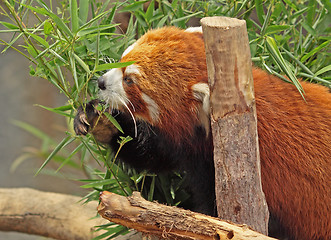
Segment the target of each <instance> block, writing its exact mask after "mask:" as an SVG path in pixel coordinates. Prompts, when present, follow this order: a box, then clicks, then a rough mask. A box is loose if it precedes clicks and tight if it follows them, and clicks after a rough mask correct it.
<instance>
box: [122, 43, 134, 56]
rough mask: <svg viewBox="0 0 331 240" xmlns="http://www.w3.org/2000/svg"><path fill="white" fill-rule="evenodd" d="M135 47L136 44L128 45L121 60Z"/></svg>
mask: <svg viewBox="0 0 331 240" xmlns="http://www.w3.org/2000/svg"><path fill="white" fill-rule="evenodd" d="M135 45H136V43H134V44H132V45H130V46H129V47H128V48H127V49H125V50H124V52H123V54H122V57H121V58H123V57H124V56H125V55H126V54H128V53H129V52H130V51H131V50H132V49H133V48H134V46H135Z"/></svg>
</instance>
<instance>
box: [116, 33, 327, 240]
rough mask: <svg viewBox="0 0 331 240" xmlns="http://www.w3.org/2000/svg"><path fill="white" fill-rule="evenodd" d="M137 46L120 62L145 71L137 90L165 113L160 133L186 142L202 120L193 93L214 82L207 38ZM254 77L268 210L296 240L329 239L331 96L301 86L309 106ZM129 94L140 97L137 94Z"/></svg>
mask: <svg viewBox="0 0 331 240" xmlns="http://www.w3.org/2000/svg"><path fill="white" fill-rule="evenodd" d="M155 43H157V45H156V44H155ZM136 44H137V46H139V47H137V46H136V47H134V48H133V49H132V50H131V51H130V52H129V53H128V54H127V55H125V56H124V57H123V59H122V60H121V61H123V62H126V61H135V62H136V64H137V65H139V66H140V67H141V68H142V72H143V73H144V74H143V76H142V77H140V78H139V81H138V86H139V87H141V89H144V92H145V93H147V94H148V95H149V96H152V97H153V100H154V101H155V102H156V103H157V105H158V106H160V107H161V109H160V112H161V113H163V115H162V116H161V119H160V122H158V123H157V124H158V126H159V127H160V128H161V129H164V131H165V132H167V133H168V134H169V135H170V138H171V139H174V140H176V141H182V140H183V139H181V137H182V136H187V135H190V132H192V129H193V126H194V125H196V124H197V122H198V121H199V119H197V118H196V115H194V114H192V106H195V105H197V104H198V103H197V100H195V99H194V98H192V94H191V87H192V85H194V84H195V83H199V82H204V83H206V82H207V79H208V78H207V68H206V61H205V50H204V43H203V39H202V35H201V33H186V32H184V31H181V30H178V29H176V28H162V29H159V30H155V31H150V32H148V33H147V34H146V35H144V36H143V37H142V38H140V39H139V40H138V41H137V43H136ZM173 54H175V55H176V56H175V57H174V56H173ZM161 62H162V64H161ZM253 78H254V87H255V95H256V108H257V117H258V134H259V143H260V155H261V171H262V185H263V190H264V192H265V195H266V199H267V202H268V206H269V209H270V211H271V212H272V213H273V214H275V215H276V216H277V217H278V218H279V219H280V221H281V223H282V224H283V225H284V226H285V227H286V228H287V229H288V230H289V231H290V232H291V234H292V235H293V236H296V238H297V239H331V161H330V160H331V122H330V120H331V95H330V93H329V90H328V89H327V88H325V87H323V86H318V85H315V84H310V83H305V82H302V83H301V84H302V86H303V89H304V91H305V100H306V101H304V100H303V98H302V97H301V95H300V94H299V92H298V91H297V89H296V88H295V87H294V86H293V85H291V84H288V83H285V82H283V81H281V80H280V79H279V78H276V77H274V76H271V75H269V74H267V73H265V72H264V71H262V70H260V69H257V68H254V69H253ZM160 79H162V81H160ZM127 94H128V95H129V96H131V97H133V96H139V91H138V90H136V91H131V92H129V91H128V92H127ZM137 114H138V113H137ZM145 115H148V114H146V113H145ZM170 129H171V130H170ZM169 130H170V132H169ZM298 194H305V196H301V195H298Z"/></svg>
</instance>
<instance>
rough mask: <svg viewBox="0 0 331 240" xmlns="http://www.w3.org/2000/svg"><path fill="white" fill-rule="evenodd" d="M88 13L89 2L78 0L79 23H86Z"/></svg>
mask: <svg viewBox="0 0 331 240" xmlns="http://www.w3.org/2000/svg"><path fill="white" fill-rule="evenodd" d="M88 11H89V1H87V0H79V12H78V16H79V19H80V21H81V22H82V23H83V24H84V23H86V21H87V17H88Z"/></svg>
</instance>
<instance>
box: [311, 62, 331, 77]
mask: <svg viewBox="0 0 331 240" xmlns="http://www.w3.org/2000/svg"><path fill="white" fill-rule="evenodd" d="M328 71H331V65H328V66H326V67H324V68H322V69H320V70H318V71H317V72H316V73H315V76H318V75H321V74H323V73H326V72H328Z"/></svg>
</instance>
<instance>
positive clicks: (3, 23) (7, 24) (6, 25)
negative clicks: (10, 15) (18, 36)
mask: <svg viewBox="0 0 331 240" xmlns="http://www.w3.org/2000/svg"><path fill="white" fill-rule="evenodd" d="M0 23H1V24H2V25H3V26H4V27H6V28H8V29H12V30H18V29H20V28H19V27H18V26H16V25H14V24H11V23H8V22H3V21H0Z"/></svg>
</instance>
